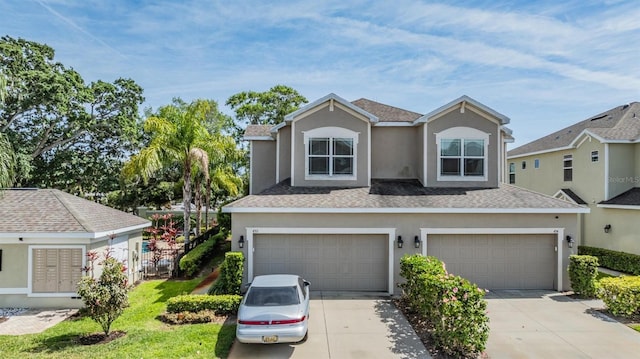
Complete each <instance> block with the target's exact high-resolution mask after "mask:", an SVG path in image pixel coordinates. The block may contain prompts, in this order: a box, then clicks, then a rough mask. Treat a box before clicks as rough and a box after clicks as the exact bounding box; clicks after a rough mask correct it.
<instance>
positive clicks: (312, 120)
mask: <svg viewBox="0 0 640 359" xmlns="http://www.w3.org/2000/svg"><path fill="white" fill-rule="evenodd" d="M320 127H341V128H346V129H348V130H351V131H354V132H357V133H358V145H357V153H356V168H355V169H354V173H355V174H356V180H306V179H305V160H306V159H305V144H304V132H305V131H310V130H313V129H316V128H320ZM292 131H295V133H293V135H292V136H293V138H294V149H293V150H294V156H293V157H294V163H293V166H294V169H293V174H294V185H295V186H352V187H359V186H367V185H368V184H369V178H368V176H369V168H368V164H369V121H368V119H366V118H362V117H359V116H356V115H353V114H352V113H350V112H347V111H346V110H344V109H342V106H340V105H338V104H337V103H336V104H335V105H334V107H333V111H330V110H329V106H328V105H325V106H324V107H322V108H320V109H318V110H317V111H315V112H313V113H311V114H309V115H307V116H305V117H303V118H300V119H297V120H294V123H293V125H292Z"/></svg>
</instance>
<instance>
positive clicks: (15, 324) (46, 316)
mask: <svg viewBox="0 0 640 359" xmlns="http://www.w3.org/2000/svg"><path fill="white" fill-rule="evenodd" d="M77 312H78V310H77V309H29V310H27V311H26V312H24V313H21V314H18V315H15V316H11V317H9V319H8V320H7V321H5V322H3V323H0V335H23V334H35V333H41V332H43V331H45V330H46V329H48V328H51V327H52V326H54V325H56V324H58V323H60V322H61V321H63V320H65V319H67V318H68V317H70V316H72V315H74V314H75V313H77Z"/></svg>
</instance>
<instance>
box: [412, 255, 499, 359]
mask: <svg viewBox="0 0 640 359" xmlns="http://www.w3.org/2000/svg"><path fill="white" fill-rule="evenodd" d="M400 274H401V275H402V276H403V277H404V278H405V279H406V282H405V283H403V284H401V285H400V287H401V288H402V289H403V296H404V297H405V299H407V301H408V303H409V305H410V306H411V308H412V309H413V310H414V311H416V312H417V313H420V315H421V317H422V318H423V320H425V321H426V322H427V323H428V325H429V327H430V328H431V333H432V336H433V339H434V343H435V344H436V346H437V347H438V348H439V349H441V350H442V351H444V352H445V353H447V354H449V355H452V356H454V357H468V356H477V355H478V354H479V353H481V352H482V351H484V349H485V346H486V343H487V340H488V338H489V325H488V323H489V318H488V317H487V313H486V309H487V302H486V301H485V300H484V293H485V292H484V290H482V289H479V288H478V287H477V286H476V285H475V284H472V283H470V282H469V281H468V280H466V279H464V278H461V277H457V276H454V275H453V274H447V273H446V270H445V267H444V264H443V263H442V262H441V261H440V260H438V259H437V258H435V257H423V256H421V255H413V256H404V257H403V258H402V259H401V260H400Z"/></svg>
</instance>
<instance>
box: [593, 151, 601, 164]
mask: <svg viewBox="0 0 640 359" xmlns="http://www.w3.org/2000/svg"><path fill="white" fill-rule="evenodd" d="M599 160H600V154H599V153H598V151H591V162H598V161H599Z"/></svg>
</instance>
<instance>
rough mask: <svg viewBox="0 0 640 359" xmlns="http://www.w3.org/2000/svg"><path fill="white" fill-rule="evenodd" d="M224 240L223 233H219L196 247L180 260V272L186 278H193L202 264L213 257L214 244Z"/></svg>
mask: <svg viewBox="0 0 640 359" xmlns="http://www.w3.org/2000/svg"><path fill="white" fill-rule="evenodd" d="M224 238H225V237H224V233H222V232H220V233H218V234H216V235H214V236H211V238H209V239H208V240H206V241H205V242H203V243H201V244H199V245H198V246H196V247H195V248H194V249H192V250H191V251H190V252H189V253H187V254H185V255H184V256H183V257H182V258H180V264H179V265H180V270H182V271H184V273H185V275H186V276H187V277H193V276H194V275H196V274H197V273H198V270H200V267H201V266H202V264H203V262H204V261H205V260H206V259H207V258H209V257H211V256H212V255H213V252H214V251H215V249H216V244H217V243H218V242H220V241H221V240H224Z"/></svg>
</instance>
